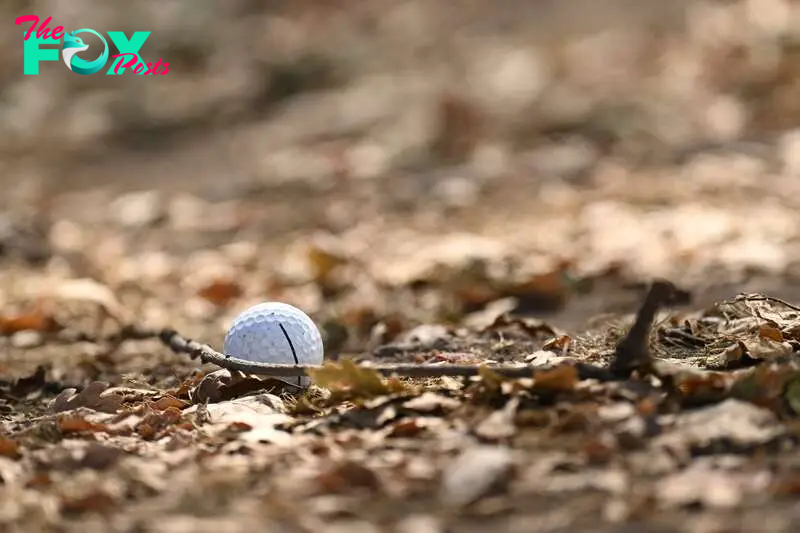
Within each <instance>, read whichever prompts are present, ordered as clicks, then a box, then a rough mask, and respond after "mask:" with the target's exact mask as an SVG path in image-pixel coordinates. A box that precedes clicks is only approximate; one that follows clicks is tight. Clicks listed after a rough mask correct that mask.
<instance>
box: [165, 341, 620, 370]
mask: <svg viewBox="0 0 800 533" xmlns="http://www.w3.org/2000/svg"><path fill="white" fill-rule="evenodd" d="M158 337H159V338H160V339H161V342H163V343H164V344H165V345H166V346H168V347H169V348H170V349H171V350H172V351H174V352H176V353H184V354H187V355H189V356H190V357H191V358H192V359H200V361H202V362H203V363H211V364H214V365H217V366H220V367H222V368H227V369H228V370H238V371H240V372H244V373H246V374H262V375H269V376H281V377H297V376H307V375H308V374H309V372H308V371H309V370H318V369H320V368H322V367H321V366H319V365H285V364H273V363H259V362H253V361H246V360H244V359H237V358H234V357H228V356H226V355H224V354H221V353H219V352H217V351H216V350H214V349H213V348H211V347H210V346H208V345H205V344H200V343H198V342H195V341H192V340H189V339H185V338H183V337H181V336H180V335H179V334H178V333H177V332H176V331H174V330H164V331H162V332H160V333H159V335H158ZM362 366H363V367H365V368H369V369H371V370H374V371H375V372H377V373H379V374H381V375H384V376H402V377H409V378H433V377H442V376H459V377H470V376H478V375H480V371H481V366H480V365H419V364H397V365H391V364H389V365H386V364H384V365H371V364H370V365H368V364H362ZM574 366H575V368H576V370H577V372H578V377H579V378H580V379H582V380H583V379H597V380H600V381H614V380H615V379H616V378H615V376H614V375H613V374H611V372H609V370H608V369H607V368H603V367H599V366H595V365H590V364H586V363H577V364H575V365H574ZM489 368H490V369H491V371H492V372H495V373H497V374H499V375H501V376H504V377H508V378H525V377H533V376H534V374H535V372H537V371H539V372H541V371H542V370H544V369H543V368H542V367H536V366H533V365H522V366H492V367H489Z"/></svg>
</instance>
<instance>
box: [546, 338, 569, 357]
mask: <svg viewBox="0 0 800 533" xmlns="http://www.w3.org/2000/svg"><path fill="white" fill-rule="evenodd" d="M571 343H572V338H571V337H570V336H569V335H558V336H557V337H553V338H552V339H550V340H549V341H547V342H545V343H544V344H543V345H542V349H543V350H553V351H561V352H562V353H565V352H566V351H567V350H569V345H570V344H571Z"/></svg>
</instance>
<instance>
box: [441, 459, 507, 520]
mask: <svg viewBox="0 0 800 533" xmlns="http://www.w3.org/2000/svg"><path fill="white" fill-rule="evenodd" d="M513 473H514V463H513V461H512V458H511V451H510V450H509V449H508V448H506V447H503V446H476V447H472V448H468V449H466V450H464V451H463V452H462V453H461V454H460V455H459V456H458V457H456V458H455V459H454V460H453V461H451V462H450V464H448V465H447V467H446V468H445V470H444V472H443V473H442V485H441V488H440V499H441V501H442V503H444V504H445V505H447V506H449V507H463V506H465V505H470V504H472V503H474V502H475V501H477V500H478V499H480V498H482V497H484V496H487V495H489V494H491V493H494V492H499V491H503V490H505V488H506V486H507V485H508V482H509V481H510V480H511V478H512V476H513Z"/></svg>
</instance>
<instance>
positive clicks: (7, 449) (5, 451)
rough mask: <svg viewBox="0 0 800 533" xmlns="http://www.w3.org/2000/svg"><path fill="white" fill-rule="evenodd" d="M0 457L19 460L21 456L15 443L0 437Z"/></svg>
mask: <svg viewBox="0 0 800 533" xmlns="http://www.w3.org/2000/svg"><path fill="white" fill-rule="evenodd" d="M0 457H8V458H9V459H19V458H20V457H21V454H20V451H19V444H18V443H17V441H15V440H11V439H6V438H2V437H0Z"/></svg>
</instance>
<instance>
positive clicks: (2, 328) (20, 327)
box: [0, 310, 62, 335]
mask: <svg viewBox="0 0 800 533" xmlns="http://www.w3.org/2000/svg"><path fill="white" fill-rule="evenodd" d="M60 329H62V326H61V325H60V324H59V323H58V322H56V319H55V318H54V317H53V316H52V315H49V314H46V313H44V312H43V311H41V310H37V311H32V312H30V313H25V314H19V315H0V335H13V334H14V333H19V332H21V331H37V332H39V333H52V332H54V331H59V330H60Z"/></svg>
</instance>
